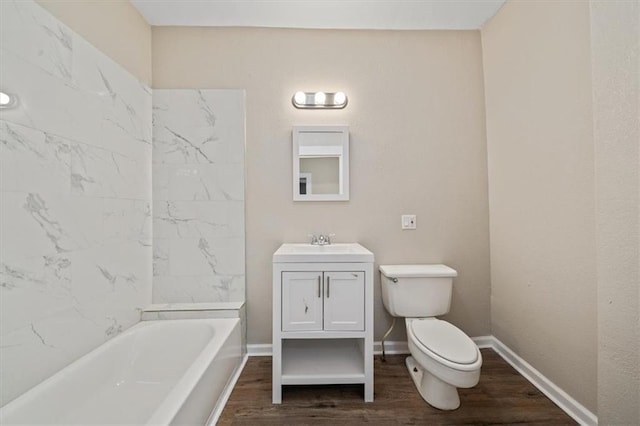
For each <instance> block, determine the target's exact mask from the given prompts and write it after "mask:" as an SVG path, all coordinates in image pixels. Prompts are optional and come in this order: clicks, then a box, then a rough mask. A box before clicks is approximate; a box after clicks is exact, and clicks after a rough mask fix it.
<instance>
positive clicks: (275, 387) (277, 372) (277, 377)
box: [271, 339, 282, 404]
mask: <svg viewBox="0 0 640 426" xmlns="http://www.w3.org/2000/svg"><path fill="white" fill-rule="evenodd" d="M271 360H272V364H273V367H272V375H273V377H272V380H271V386H272V390H271V392H272V402H273V403H274V404H281V403H282V340H279V339H278V340H277V341H274V342H273V357H272V358H271Z"/></svg>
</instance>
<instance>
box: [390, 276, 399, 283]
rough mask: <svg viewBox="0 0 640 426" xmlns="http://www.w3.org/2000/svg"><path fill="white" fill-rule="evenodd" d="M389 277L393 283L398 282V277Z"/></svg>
mask: <svg viewBox="0 0 640 426" xmlns="http://www.w3.org/2000/svg"><path fill="white" fill-rule="evenodd" d="M389 279H390V280H391V281H393V282H394V283H397V282H398V279H397V278H394V277H389Z"/></svg>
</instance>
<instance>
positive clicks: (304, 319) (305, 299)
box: [282, 272, 323, 331]
mask: <svg viewBox="0 0 640 426" xmlns="http://www.w3.org/2000/svg"><path fill="white" fill-rule="evenodd" d="M322 299H323V297H322V272H283V273H282V331H319V330H322Z"/></svg>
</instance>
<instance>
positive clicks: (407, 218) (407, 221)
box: [401, 214, 417, 229]
mask: <svg viewBox="0 0 640 426" xmlns="http://www.w3.org/2000/svg"><path fill="white" fill-rule="evenodd" d="M401 226H402V229H416V226H417V224H416V215H415V214H403V215H402V217H401Z"/></svg>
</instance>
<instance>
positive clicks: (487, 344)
mask: <svg viewBox="0 0 640 426" xmlns="http://www.w3.org/2000/svg"><path fill="white" fill-rule="evenodd" d="M471 340H473V343H475V344H476V345H477V346H478V347H479V348H480V349H486V348H491V349H493V336H478V337H472V338H471Z"/></svg>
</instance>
